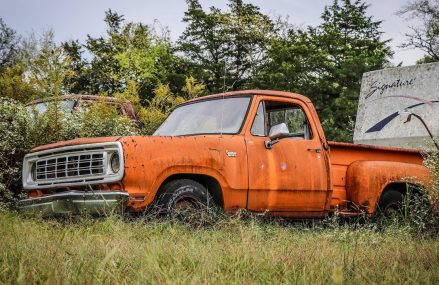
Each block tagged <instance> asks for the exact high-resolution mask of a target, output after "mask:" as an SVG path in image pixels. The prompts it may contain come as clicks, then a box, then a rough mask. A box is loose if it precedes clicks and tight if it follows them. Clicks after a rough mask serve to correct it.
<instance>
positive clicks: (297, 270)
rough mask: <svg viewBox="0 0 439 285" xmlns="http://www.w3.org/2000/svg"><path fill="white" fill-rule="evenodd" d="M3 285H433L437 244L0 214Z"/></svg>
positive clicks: (239, 222)
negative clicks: (61, 219)
mask: <svg viewBox="0 0 439 285" xmlns="http://www.w3.org/2000/svg"><path fill="white" fill-rule="evenodd" d="M0 282H1V283H3V284H35V283H36V284H42V283H45V284H46V283H47V284H254V283H257V284H273V283H274V284H342V283H344V284H382V283H387V284H419V283H423V284H439V240H438V239H434V238H433V239H431V238H429V239H427V238H422V237H419V236H414V235H412V234H411V233H410V232H409V231H406V230H405V229H404V228H399V227H388V228H387V229H386V230H384V231H378V230H376V229H375V228H374V227H368V226H363V227H360V228H359V229H354V228H353V227H352V226H350V225H349V224H348V225H338V226H332V227H322V226H312V225H307V226H303V225H302V224H289V225H287V226H285V225H282V224H279V223H273V222H259V221H257V220H255V219H247V220H243V219H238V218H233V217H232V218H230V217H229V218H222V219H221V220H220V221H218V222H217V223H216V224H214V225H211V226H209V227H196V228H193V227H192V226H191V225H190V224H182V223H177V222H173V221H159V220H154V221H149V222H147V223H146V222H144V221H142V220H140V219H136V220H134V221H125V220H122V219H120V218H117V217H110V218H107V219H103V220H82V221H80V222H75V221H56V220H40V219H28V218H23V217H20V216H18V215H16V214H13V213H0Z"/></svg>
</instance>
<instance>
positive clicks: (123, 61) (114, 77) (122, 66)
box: [74, 10, 184, 100]
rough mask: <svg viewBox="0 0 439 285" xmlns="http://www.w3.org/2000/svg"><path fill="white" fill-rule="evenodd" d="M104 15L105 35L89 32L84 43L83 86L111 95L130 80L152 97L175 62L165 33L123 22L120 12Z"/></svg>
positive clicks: (172, 69)
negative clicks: (86, 55) (86, 61)
mask: <svg viewBox="0 0 439 285" xmlns="http://www.w3.org/2000/svg"><path fill="white" fill-rule="evenodd" d="M105 15H106V16H105V22H106V23H107V36H106V37H98V38H93V37H91V36H90V35H89V36H88V39H87V41H86V44H85V47H86V49H87V51H88V52H89V53H90V54H91V56H92V59H91V61H90V63H89V69H88V71H87V72H88V73H87V76H88V80H89V87H88V88H86V89H87V90H88V91H89V92H91V93H102V92H105V93H107V94H108V95H112V94H114V93H116V92H123V90H124V88H126V87H127V86H128V83H129V82H130V81H135V82H136V83H137V85H138V87H139V93H140V94H141V96H143V98H142V99H143V100H145V99H147V98H148V97H151V95H152V91H153V90H154V89H155V88H156V87H157V86H158V85H160V84H164V83H167V82H169V81H170V79H171V78H172V76H173V75H174V70H175V69H176V68H175V65H176V64H177V63H178V58H177V57H176V56H174V54H173V51H172V46H171V42H170V39H169V37H168V36H167V32H164V34H163V35H157V34H156V33H155V31H154V29H153V28H152V27H150V26H147V25H144V24H142V23H132V22H125V20H124V18H123V16H122V15H119V14H117V13H116V12H113V11H111V10H109V11H107V12H106V13H105ZM75 49H76V50H74V52H75V53H76V54H77V53H78V51H77V48H75ZM183 80H184V77H183V79H181V81H183Z"/></svg>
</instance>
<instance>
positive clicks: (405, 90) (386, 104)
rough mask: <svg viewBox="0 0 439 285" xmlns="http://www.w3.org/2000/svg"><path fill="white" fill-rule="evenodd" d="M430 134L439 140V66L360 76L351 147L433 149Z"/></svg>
mask: <svg viewBox="0 0 439 285" xmlns="http://www.w3.org/2000/svg"><path fill="white" fill-rule="evenodd" d="M429 131H430V132H431V133H432V135H433V136H434V137H435V138H437V137H439V63H430V64H422V65H414V66H408V67H400V68H389V69H383V70H378V71H373V72H368V73H365V74H364V75H363V81H362V83H361V93H360V100H359V105H358V111H357V120H356V124H355V133H354V143H361V144H371V145H380V146H393V147H403V148H417V149H435V145H434V141H433V140H432V138H431V137H430V135H429V133H428V132H429ZM436 141H437V142H438V143H439V141H438V139H436Z"/></svg>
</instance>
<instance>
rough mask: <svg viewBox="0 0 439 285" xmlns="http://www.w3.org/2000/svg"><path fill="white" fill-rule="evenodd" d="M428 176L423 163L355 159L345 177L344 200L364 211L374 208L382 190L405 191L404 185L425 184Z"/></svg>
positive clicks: (370, 212) (428, 178)
mask: <svg viewBox="0 0 439 285" xmlns="http://www.w3.org/2000/svg"><path fill="white" fill-rule="evenodd" d="M429 181H430V177H429V174H428V171H426V168H425V167H424V166H423V165H417V164H411V163H404V162H394V161H355V162H353V163H352V164H351V165H349V167H348V169H347V177H346V193H347V200H348V201H350V202H353V203H354V204H355V206H356V207H358V209H364V210H365V211H366V212H367V213H368V214H373V213H375V211H376V206H377V203H378V202H379V199H380V197H381V195H382V194H383V192H384V191H387V190H389V189H394V190H398V191H405V187H406V185H407V184H411V185H418V186H420V185H423V186H426V185H428V183H429Z"/></svg>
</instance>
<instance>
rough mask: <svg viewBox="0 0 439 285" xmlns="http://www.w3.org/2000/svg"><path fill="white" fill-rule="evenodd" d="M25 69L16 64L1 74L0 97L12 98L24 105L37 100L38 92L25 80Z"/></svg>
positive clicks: (21, 65)
mask: <svg viewBox="0 0 439 285" xmlns="http://www.w3.org/2000/svg"><path fill="white" fill-rule="evenodd" d="M25 70H26V69H25V67H24V66H23V64H20V63H16V64H14V65H12V66H9V67H6V68H4V69H3V71H2V72H1V73H0V97H1V98H10V99H13V100H17V101H20V102H22V103H26V102H28V101H29V100H30V99H31V98H36V96H37V91H36V90H35V89H34V87H32V86H31V85H30V84H29V83H28V82H27V81H26V79H25V76H24V73H25Z"/></svg>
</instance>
